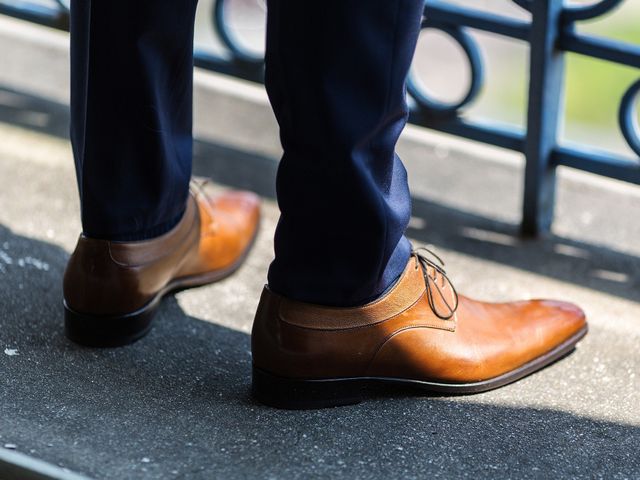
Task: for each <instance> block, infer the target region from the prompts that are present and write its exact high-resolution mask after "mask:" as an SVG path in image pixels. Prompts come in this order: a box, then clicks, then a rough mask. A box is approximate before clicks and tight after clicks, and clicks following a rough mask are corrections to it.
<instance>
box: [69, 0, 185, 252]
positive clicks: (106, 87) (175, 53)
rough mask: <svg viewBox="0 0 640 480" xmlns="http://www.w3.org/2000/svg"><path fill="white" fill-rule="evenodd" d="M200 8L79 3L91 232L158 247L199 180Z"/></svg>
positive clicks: (82, 149)
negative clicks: (194, 161)
mask: <svg viewBox="0 0 640 480" xmlns="http://www.w3.org/2000/svg"><path fill="white" fill-rule="evenodd" d="M196 3H197V2H196V0H183V1H180V2H176V1H175V0H136V1H129V0H74V1H73V2H72V5H71V39H72V42H71V47H72V48H71V83H72V90H71V106H72V110H71V140H72V144H73V152H74V156H75V161H76V172H77V179H78V188H79V191H80V199H81V209H82V227H83V232H84V233H85V234H86V235H87V236H90V237H94V238H102V239H109V240H126V241H130V240H142V239H146V238H153V237H156V236H158V235H160V234H162V233H165V232H166V231H168V230H170V229H171V228H172V227H174V226H175V225H176V224H177V223H178V221H179V220H180V218H181V217H182V214H183V213H184V210H185V205H186V201H187V195H188V192H189V180H190V177H191V116H192V113H191V111H192V78H193V57H192V50H193V24H194V18H195V10H196Z"/></svg>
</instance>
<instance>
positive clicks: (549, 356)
mask: <svg viewBox="0 0 640 480" xmlns="http://www.w3.org/2000/svg"><path fill="white" fill-rule="evenodd" d="M427 252H428V251H427ZM436 258H437V257H436ZM438 260H439V259H438ZM586 333H587V323H586V321H585V316H584V313H583V312H582V310H580V309H579V308H578V307H576V306H574V305H572V304H569V303H564V302H557V301H549V300H531V301H523V302H512V303H485V302H479V301H476V300H472V299H470V298H466V297H463V296H458V294H457V293H456V292H455V289H454V288H453V286H452V284H451V283H450V282H449V280H448V278H447V277H446V275H445V272H444V270H443V269H442V268H441V267H440V265H439V264H438V263H436V262H435V261H432V260H431V259H430V257H429V256H428V255H427V253H424V251H423V250H422V249H420V250H418V251H414V252H413V254H412V257H411V259H410V260H409V263H408V264H407V267H406V269H405V271H404V273H403V275H402V276H401V278H400V279H399V280H398V282H397V283H396V285H395V286H393V287H392V288H391V289H390V290H389V291H388V293H386V294H385V295H384V296H383V297H382V298H380V299H378V300H376V301H374V302H372V303H369V304H367V305H364V306H362V307H357V308H331V307H324V306H319V305H310V304H305V303H301V302H296V301H292V300H288V299H286V298H284V297H282V296H280V295H277V294H275V293H274V292H272V291H270V290H269V288H268V287H265V289H264V291H263V293H262V298H261V299H260V304H259V306H258V311H257V313H256V318H255V322H254V326H253V333H252V351H253V395H254V397H255V398H256V399H257V400H258V401H260V402H262V403H265V404H268V405H272V406H275V407H280V408H321V407H330V406H337V405H347V404H353V403H358V402H360V401H361V400H362V398H363V396H364V394H365V389H366V388H367V387H369V386H372V385H373V384H376V383H381V382H393V383H400V384H408V385H414V386H416V387H420V388H422V389H424V390H429V391H436V392H446V393H453V394H461V393H475V392H482V391H485V390H490V389H493V388H497V387H500V386H502V385H505V384H507V383H510V382H513V381H515V380H518V379H520V378H522V377H524V376H526V375H528V374H530V373H532V372H534V371H536V370H538V369H540V368H542V367H544V366H546V365H548V364H550V363H552V362H553V361H555V360H556V359H559V358H560V357H562V356H563V355H565V354H566V353H568V352H569V351H571V350H572V349H573V348H574V346H575V344H576V343H577V342H578V341H579V340H580V339H581V338H582V337H583V336H584V335H585V334H586Z"/></svg>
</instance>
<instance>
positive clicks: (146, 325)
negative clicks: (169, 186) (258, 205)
mask: <svg viewBox="0 0 640 480" xmlns="http://www.w3.org/2000/svg"><path fill="white" fill-rule="evenodd" d="M257 231H258V229H256V235H254V237H253V239H252V240H251V242H250V244H249V245H248V246H247V249H246V251H245V252H244V254H243V255H242V257H240V258H239V259H238V260H237V261H236V262H235V263H233V264H232V265H230V266H229V267H227V268H225V269H222V270H216V271H213V272H207V273H203V274H199V275H193V276H190V277H182V278H177V279H175V280H173V281H172V282H171V283H169V284H168V285H167V286H166V287H165V288H164V289H162V290H161V291H160V292H158V293H157V294H156V296H155V297H153V299H152V300H151V301H150V302H149V303H147V304H146V305H145V306H144V307H142V308H140V309H139V310H137V311H135V312H130V313H127V314H125V315H116V316H107V315H90V314H85V313H79V312H76V311H74V310H73V309H71V308H70V307H69V306H68V305H67V303H66V302H65V301H63V306H64V334H65V335H66V337H67V338H68V339H69V340H71V341H73V342H75V343H78V344H80V345H83V346H86V347H100V348H109V347H122V346H124V345H129V344H131V343H133V342H135V341H137V340H139V339H141V338H142V337H144V336H145V335H146V334H147V333H149V331H150V330H151V326H152V322H153V318H154V316H155V313H156V311H157V310H158V307H159V306H160V303H161V301H162V299H163V298H164V297H165V296H167V295H169V294H171V293H175V292H178V291H180V290H185V289H188V288H193V287H200V286H203V285H207V284H209V283H213V282H217V281H219V280H222V279H224V278H226V277H228V276H229V275H231V274H232V273H234V272H235V271H236V270H238V269H239V268H240V267H241V266H242V264H243V263H244V260H245V259H246V257H247V256H248V254H249V251H250V250H251V247H252V245H253V243H254V241H255V238H256V236H257Z"/></svg>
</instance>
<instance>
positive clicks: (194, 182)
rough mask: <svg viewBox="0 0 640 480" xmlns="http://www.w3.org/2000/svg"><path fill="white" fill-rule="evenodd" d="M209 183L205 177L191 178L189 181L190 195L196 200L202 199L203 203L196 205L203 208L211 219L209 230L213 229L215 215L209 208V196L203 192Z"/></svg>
mask: <svg viewBox="0 0 640 480" xmlns="http://www.w3.org/2000/svg"><path fill="white" fill-rule="evenodd" d="M209 183H211V180H209V179H208V178H206V177H192V178H191V180H190V181H189V190H190V191H191V193H192V194H193V196H194V197H195V198H196V199H198V198H202V200H203V201H202V202H198V203H199V205H201V206H202V207H204V209H205V210H206V211H207V213H208V214H209V218H210V219H211V225H210V228H211V229H215V218H216V215H215V212H214V211H213V208H211V204H210V203H209V195H208V194H207V192H206V191H205V187H206V186H207V185H208V184H209Z"/></svg>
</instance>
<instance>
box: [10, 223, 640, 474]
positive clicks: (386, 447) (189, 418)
mask: <svg viewBox="0 0 640 480" xmlns="http://www.w3.org/2000/svg"><path fill="white" fill-rule="evenodd" d="M0 246H2V251H3V252H4V253H3V258H4V261H3V263H2V265H3V268H4V269H5V271H4V272H3V274H2V275H1V278H3V279H5V281H3V282H2V284H1V285H0V303H1V304H2V305H3V319H2V330H1V332H0V338H1V341H0V346H1V347H2V348H8V349H12V350H16V352H15V353H17V355H7V354H2V355H0V369H1V371H2V376H1V380H0V383H1V384H2V388H0V443H2V444H4V443H13V444H15V445H17V448H18V450H20V451H22V452H24V453H27V454H31V455H34V456H36V457H39V458H42V459H44V460H47V461H49V462H53V463H56V464H61V465H63V466H65V467H68V468H71V469H73V470H77V471H79V472H83V473H85V474H88V475H91V476H94V477H96V478H110V479H111V478H113V479H122V478H141V477H145V478H146V477H147V476H148V478H189V479H193V478H196V479H198V478H203V479H204V478H212V477H216V478H247V477H255V476H260V477H262V478H270V477H278V478H314V477H324V478H327V477H330V476H334V475H341V476H342V475H344V476H346V477H349V478H390V477H399V476H402V477H403V478H425V477H427V476H438V475H441V476H443V477H460V476H463V475H469V476H471V477H473V476H475V475H481V476H492V477H511V476H512V473H513V471H512V469H513V468H516V467H517V471H518V475H517V476H518V477H519V478H528V477H529V478H536V477H540V478H542V477H545V478H567V477H573V478H575V477H585V478H586V477H589V478H598V477H601V476H607V477H608V478H630V477H634V476H636V475H638V473H639V472H640V464H639V461H638V458H637V446H638V444H639V442H640V428H638V427H634V426H628V425H622V424H616V423H612V422H603V421H595V420H591V419H588V418H584V417H580V416H577V415H572V414H569V413H564V412H559V411H553V410H547V409H532V408H512V407H503V406H496V405H486V404H484V405H481V404H477V403H474V402H473V401H459V400H454V399H448V398H446V397H431V398H430V397H423V396H421V395H420V394H418V393H415V392H413V393H410V394H409V395H408V396H407V392H406V391H398V390H395V391H391V392H387V393H384V394H383V393H379V394H378V395H377V396H376V398H373V399H371V400H369V401H367V402H365V403H363V404H361V405H358V406H353V407H345V408H341V409H330V410H320V411H307V412H287V411H278V410H274V409H270V408H265V407H262V406H260V405H257V404H254V403H253V402H252V400H251V398H250V396H249V387H250V364H251V360H250V351H249V349H250V345H249V336H248V335H247V334H245V333H241V332H238V331H235V330H232V329H228V328H224V327H221V326H218V325H215V324H211V323H207V322H203V321H200V320H198V319H196V318H193V317H189V316H187V315H185V314H184V313H183V311H182V310H181V308H180V306H179V305H178V303H177V302H176V300H175V299H174V298H169V299H167V300H166V301H165V303H164V305H163V307H162V308H161V310H160V313H159V316H158V318H157V321H156V324H155V328H154V330H153V331H152V333H151V334H150V335H149V336H148V337H147V338H145V339H143V340H142V341H140V342H138V343H136V344H134V345H132V346H130V347H127V348H120V349H106V350H93V349H86V348H82V347H79V346H77V345H74V344H72V343H70V342H69V341H68V340H66V339H65V337H64V336H63V334H62V328H61V327H62V309H61V304H60V298H61V291H60V278H61V275H62V272H63V268H64V264H65V261H66V258H67V254H66V253H65V252H64V251H62V250H61V249H60V248H58V247H56V246H53V245H50V244H48V243H45V242H40V241H34V240H33V239H29V238H24V237H21V236H17V235H14V234H13V233H12V232H11V231H10V230H8V229H7V228H5V227H2V226H0ZM8 258H10V259H11V260H10V261H9V262H7V261H6V260H7V259H8ZM33 258H38V262H39V263H38V262H33V261H32V260H29V259H33ZM6 279H11V281H6ZM391 398H393V400H394V401H392V402H391V401H389V400H390V399H391ZM467 400H468V399H467Z"/></svg>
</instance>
